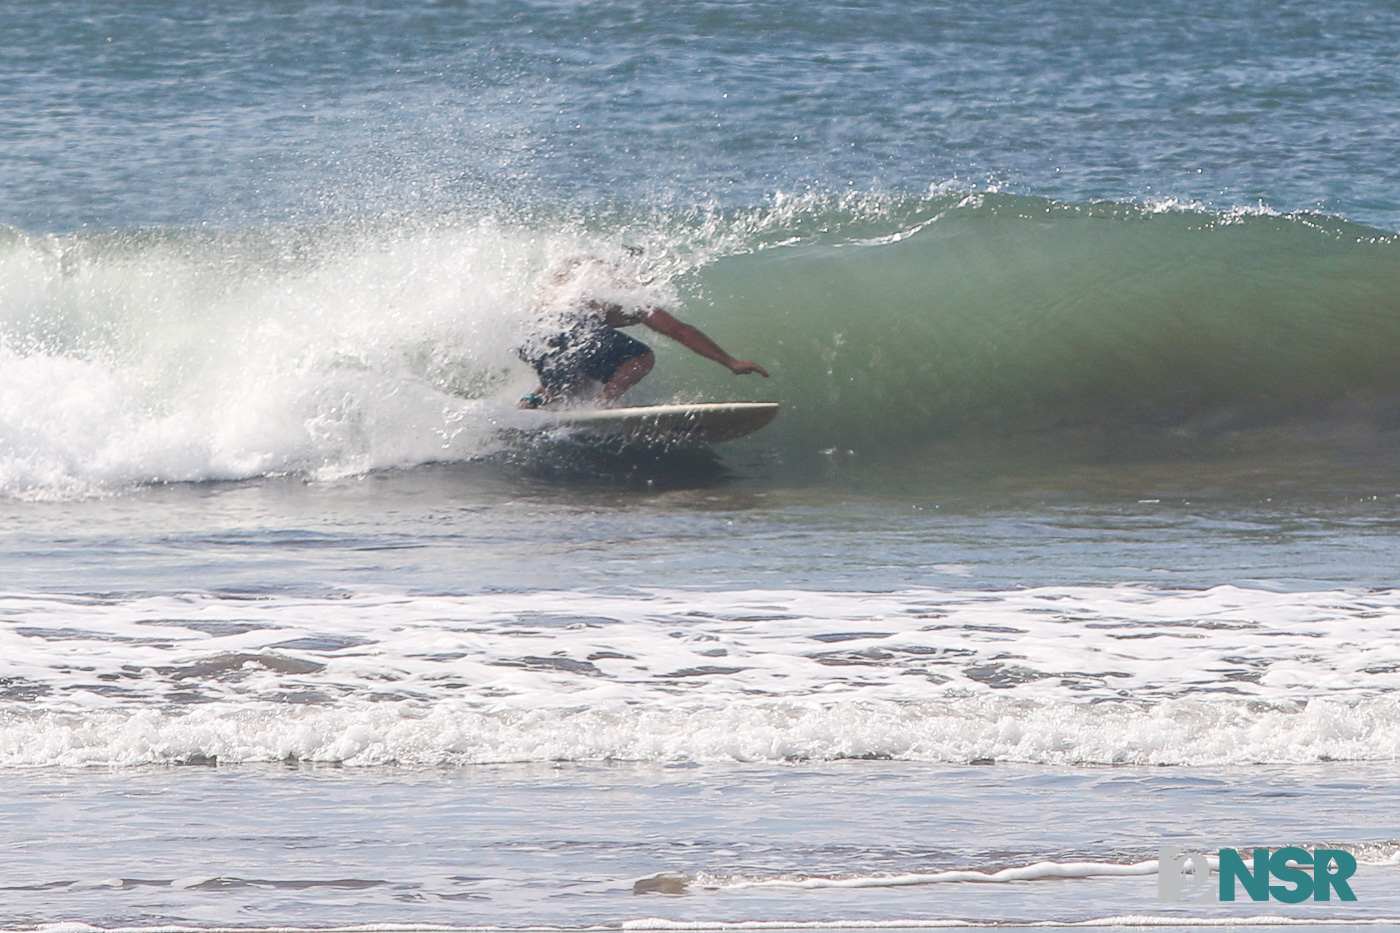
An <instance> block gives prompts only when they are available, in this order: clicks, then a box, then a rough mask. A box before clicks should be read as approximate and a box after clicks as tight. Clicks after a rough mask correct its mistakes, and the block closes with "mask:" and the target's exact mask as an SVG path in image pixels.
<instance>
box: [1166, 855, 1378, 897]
mask: <svg viewBox="0 0 1400 933" xmlns="http://www.w3.org/2000/svg"><path fill="white" fill-rule="evenodd" d="M1253 862H1254V864H1253V866H1252V867H1250V866H1246V865H1245V863H1244V859H1243V858H1241V857H1240V854H1239V853H1238V852H1236V851H1235V850H1234V849H1221V850H1220V863H1219V864H1220V883H1219V885H1217V886H1212V885H1211V883H1210V859H1208V858H1206V857H1205V856H1204V855H1200V854H1197V853H1187V852H1184V851H1182V850H1181V849H1173V848H1169V847H1164V848H1162V849H1159V850H1158V851H1157V899H1158V900H1159V901H1162V902H1166V901H1185V900H1192V901H1196V902H1198V903H1199V902H1204V901H1211V902H1214V901H1233V900H1234V899H1235V884H1236V882H1238V883H1239V884H1240V885H1242V886H1243V887H1244V890H1245V893H1246V894H1248V895H1249V899H1250V900H1252V901H1267V900H1268V899H1269V898H1270V897H1273V898H1274V899H1275V900H1279V901H1283V902H1284V903H1285V904H1298V903H1301V902H1302V901H1305V900H1307V899H1308V898H1310V897H1311V898H1312V899H1313V900H1315V901H1330V900H1331V899H1332V892H1333V891H1335V892H1336V893H1337V898H1338V899H1339V900H1343V901H1354V900H1356V895H1355V894H1353V893H1352V891H1351V885H1349V884H1347V879H1349V878H1350V877H1351V876H1352V875H1354V874H1356V858H1355V856H1353V855H1352V854H1351V853H1349V852H1343V851H1342V850H1341V849H1317V850H1316V851H1314V852H1309V851H1308V850H1307V849H1300V848H1297V847H1296V846H1288V847H1287V848H1283V849H1275V850H1274V851H1273V853H1272V854H1270V853H1269V850H1268V849H1255V850H1254V859H1253ZM1309 866H1311V868H1312V871H1311V872H1309V871H1307V868H1308V867H1309ZM1270 877H1273V878H1274V879H1277V880H1278V881H1281V882H1283V883H1282V884H1270V883H1269V879H1270Z"/></svg>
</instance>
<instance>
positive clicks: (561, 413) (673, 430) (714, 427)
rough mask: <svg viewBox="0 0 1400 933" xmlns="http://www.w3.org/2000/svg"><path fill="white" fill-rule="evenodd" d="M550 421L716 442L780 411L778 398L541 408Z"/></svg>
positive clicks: (615, 433)
mask: <svg viewBox="0 0 1400 933" xmlns="http://www.w3.org/2000/svg"><path fill="white" fill-rule="evenodd" d="M537 410H538V411H539V413H540V414H541V415H544V416H547V417H548V418H549V421H550V424H554V425H562V426H565V427H570V428H578V429H580V430H582V431H585V432H587V433H589V434H594V435H598V436H601V437H619V438H635V439H638V440H660V441H669V440H684V441H700V442H702V443H707V444H713V443H717V442H719V441H728V440H733V439H734V438H736V437H743V436H744V435H746V434H752V433H753V432H755V431H757V430H758V429H759V428H761V427H763V426H764V425H766V424H767V423H768V422H770V421H772V420H773V419H774V418H775V417H776V416H777V414H778V403H777V402H719V403H711V404H704V405H647V406H645V407H642V408H578V409H563V410H549V409H537Z"/></svg>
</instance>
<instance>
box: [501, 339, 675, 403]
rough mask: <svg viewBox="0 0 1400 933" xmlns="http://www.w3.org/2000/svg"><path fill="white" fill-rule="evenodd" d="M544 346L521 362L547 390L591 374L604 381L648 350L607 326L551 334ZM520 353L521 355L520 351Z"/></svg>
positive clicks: (556, 389)
mask: <svg viewBox="0 0 1400 933" xmlns="http://www.w3.org/2000/svg"><path fill="white" fill-rule="evenodd" d="M547 347H548V349H547V350H546V351H545V352H544V353H543V354H541V355H539V356H534V357H530V356H526V357H525V361H526V362H527V363H529V364H530V365H531V366H533V367H535V372H537V373H539V376H540V384H541V385H543V386H544V387H545V389H546V390H547V391H549V392H564V391H567V390H569V389H570V388H572V387H573V386H575V385H577V384H578V383H579V382H581V381H583V377H584V376H591V377H592V378H594V379H597V380H598V381H599V382H604V383H606V382H607V381H608V380H609V379H611V378H612V377H613V374H614V373H616V372H617V370H618V368H619V367H621V366H622V364H623V363H625V362H627V361H628V360H630V359H634V358H635V357H638V356H645V355H646V354H648V353H650V352H651V347H649V346H647V345H646V344H644V343H642V342H641V341H640V340H637V339H636V338H633V337H629V336H627V335H626V334H624V333H623V332H622V331H620V330H615V329H614V328H611V327H606V328H600V329H598V330H590V331H589V332H587V333H586V334H579V333H578V332H572V333H567V334H560V335H558V336H557V337H552V338H550V339H549V341H548V343H547ZM521 355H522V356H524V354H523V353H522V354H521Z"/></svg>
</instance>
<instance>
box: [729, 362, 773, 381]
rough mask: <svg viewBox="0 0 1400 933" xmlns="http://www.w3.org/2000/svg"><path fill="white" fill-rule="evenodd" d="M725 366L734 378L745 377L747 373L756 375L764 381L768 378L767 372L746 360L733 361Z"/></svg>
mask: <svg viewBox="0 0 1400 933" xmlns="http://www.w3.org/2000/svg"><path fill="white" fill-rule="evenodd" d="M726 365H727V366H728V367H729V371H730V372H731V373H733V374H734V375H736V376H747V375H748V374H749V373H758V374H759V375H760V376H762V377H763V378H764V379H768V378H769V375H768V370H766V369H764V368H763V367H762V366H759V365H758V364H757V363H750V362H749V361H748V360H734V361H733V362H731V363H727V364H726Z"/></svg>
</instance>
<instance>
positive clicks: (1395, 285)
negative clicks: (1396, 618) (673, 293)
mask: <svg viewBox="0 0 1400 933" xmlns="http://www.w3.org/2000/svg"><path fill="white" fill-rule="evenodd" d="M701 282H702V284H703V294H704V295H706V296H707V298H708V300H709V301H710V302H711V307H709V308H707V309H705V312H704V315H703V316H704V317H705V318H706V319H707V320H713V321H714V329H715V330H716V332H717V333H718V332H720V331H722V332H723V334H724V341H722V342H725V341H727V342H730V343H733V344H734V347H733V348H732V350H733V352H735V353H736V354H739V355H749V356H752V357H753V358H757V359H763V360H768V361H771V362H773V364H774V371H775V375H776V376H777V379H776V381H775V382H774V383H773V384H772V386H771V388H772V390H773V392H774V394H775V396H776V397H779V398H780V399H781V400H783V401H784V402H785V403H786V415H785V419H784V422H783V429H784V430H786V432H787V433H788V434H789V435H790V436H798V435H800V436H802V437H806V438H808V439H810V440H811V441H812V442H813V443H816V444H821V445H845V446H850V445H866V446H870V445H893V446H901V445H906V446H907V445H917V444H919V443H920V442H921V441H922V440H923V439H926V438H927V437H929V436H934V435H938V436H949V435H957V436H968V435H994V436H1008V435H1020V434H1030V433H1041V432H1065V431H1077V432H1086V431H1087V432H1100V433H1105V434H1119V435H1121V434H1123V433H1125V432H1127V433H1131V434H1134V435H1140V436H1149V435H1156V434H1162V433H1164V432H1165V433H1175V434H1177V435H1180V434H1182V433H1183V432H1187V433H1193V434H1200V433H1208V432H1219V431H1224V430H1238V429H1244V428H1258V427H1263V426H1270V425H1278V424H1280V423H1285V422H1289V421H1293V420H1297V419H1316V418H1319V417H1322V418H1332V417H1335V418H1341V417H1350V416H1352V415H1356V414H1359V413H1363V412H1364V413H1365V414H1366V416H1367V417H1368V418H1370V419H1372V420H1375V419H1381V420H1382V421H1384V420H1385V418H1386V414H1387V412H1389V411H1393V410H1397V409H1395V408H1394V404H1395V402H1396V399H1397V398H1400V368H1397V366H1396V360H1397V355H1400V246H1397V244H1396V243H1395V242H1394V241H1393V240H1392V239H1390V238H1387V237H1384V236H1381V235H1379V234H1378V233H1377V232H1376V231H1373V230H1369V229H1367V228H1362V227H1356V226H1353V225H1348V224H1344V223H1340V222H1336V221H1331V220H1327V219H1321V218H1312V217H1297V216H1294V217H1280V216H1261V215H1239V216H1223V215H1219V214H1211V213H1205V212H1195V211H1190V212H1183V211H1159V212H1154V211H1151V210H1148V209H1144V208H1139V207H1129V206H1123V205H1092V206H1067V205H1061V204H1056V203H1052V202H1048V201H1043V200H1039V199H1034V198H1018V197H1007V196H989V197H986V198H982V199H976V200H975V201H973V202H972V203H964V204H962V205H960V206H954V207H949V208H947V209H946V210H945V211H944V212H943V213H942V214H941V216H938V218H937V219H936V220H935V221H934V222H931V223H927V224H925V225H922V227H921V229H918V230H917V231H915V232H912V233H910V234H909V235H907V236H903V237H901V236H899V235H897V234H896V235H890V236H886V237H883V238H879V237H874V238H866V239H864V240H861V241H847V242H844V243H837V242H826V243H800V244H797V245H793V246H790V247H786V248H777V249H769V250H762V251H759V252H756V253H753V254H750V255H745V256H735V257H731V258H726V259H723V260H720V261H718V262H715V263H714V264H713V265H711V266H710V267H708V268H707V269H706V270H705V271H704V273H703V275H702V276H701ZM682 368H684V369H685V375H684V376H683V377H680V378H678V379H677V380H676V382H675V383H674V386H675V391H676V392H677V393H678V394H680V395H686V394H688V393H691V392H699V391H702V385H703V386H704V387H707V388H709V389H710V391H714V388H713V380H710V379H707V378H705V377H704V375H703V371H702V370H700V369H699V368H698V367H695V366H694V365H693V364H691V363H690V362H689V361H682ZM724 388H725V389H728V388H729V387H728V386H725V387H724ZM748 388H750V387H749V386H747V385H746V386H745V389H746V390H747V389H748ZM763 388H765V389H767V388H769V387H768V386H764V387H763Z"/></svg>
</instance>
